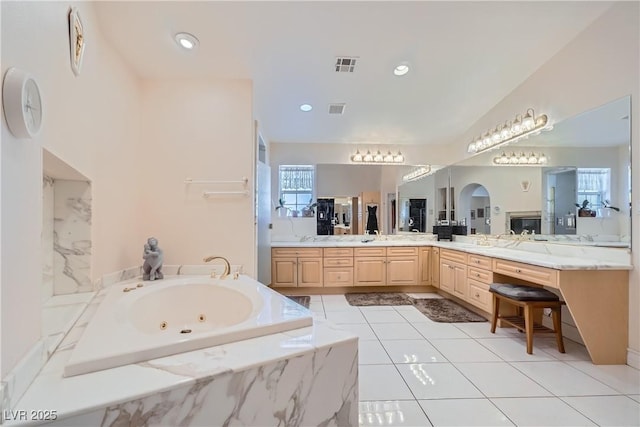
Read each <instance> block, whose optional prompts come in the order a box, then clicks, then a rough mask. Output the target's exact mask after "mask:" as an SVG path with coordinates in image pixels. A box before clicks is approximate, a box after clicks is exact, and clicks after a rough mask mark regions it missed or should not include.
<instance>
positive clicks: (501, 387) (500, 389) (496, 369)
mask: <svg viewBox="0 0 640 427" xmlns="http://www.w3.org/2000/svg"><path fill="white" fill-rule="evenodd" d="M454 366H455V367H456V368H458V369H459V370H460V371H461V372H462V374H463V375H464V376H465V377H467V379H468V380H469V381H471V382H472V383H473V384H474V385H475V386H476V387H477V388H478V389H480V391H481V392H482V393H483V394H484V395H485V396H487V397H531V396H537V397H544V396H551V393H549V392H548V391H547V390H545V389H544V388H542V387H541V386H540V385H539V384H538V383H536V382H535V381H533V380H531V379H530V378H528V377H527V376H526V375H524V374H523V373H522V372H520V371H518V370H517V369H516V368H514V367H513V366H511V365H509V364H508V363H505V362H495V363H455V364H454Z"/></svg>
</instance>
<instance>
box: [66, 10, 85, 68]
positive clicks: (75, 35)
mask: <svg viewBox="0 0 640 427" xmlns="http://www.w3.org/2000/svg"><path fill="white" fill-rule="evenodd" d="M84 45H85V40H84V27H83V25H82V20H81V19H80V14H79V13H78V9H77V8H75V7H74V8H72V9H71V11H69V48H70V53H71V70H72V71H73V74H75V75H76V76H77V75H78V74H80V67H82V55H83V54H84Z"/></svg>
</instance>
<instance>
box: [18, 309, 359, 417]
mask: <svg viewBox="0 0 640 427" xmlns="http://www.w3.org/2000/svg"><path fill="white" fill-rule="evenodd" d="M76 328H82V326H81V325H76V326H75V327H74V328H73V329H72V330H71V332H70V334H69V336H71V335H75V334H76V331H75V330H76ZM65 341H66V339H65ZM72 348H73V346H72V345H67V343H66V342H63V345H62V346H61V347H60V348H59V349H58V350H57V351H56V353H55V354H54V355H53V357H52V358H51V359H50V361H49V363H48V364H47V365H46V366H45V367H44V368H43V369H42V371H41V373H40V375H39V376H38V377H37V378H36V380H35V381H34V382H33V384H32V385H31V387H30V388H29V390H28V391H27V393H25V395H24V396H23V398H22V399H21V400H20V402H18V405H17V406H16V407H15V410H20V409H25V410H27V409H32V408H52V409H55V410H56V411H57V420H56V421H55V422H53V423H51V425H60V426H70V425H113V424H114V422H115V423H116V424H117V425H132V423H134V424H135V422H139V421H140V420H143V419H144V420H147V421H146V423H148V424H150V425H171V426H173V425H193V426H198V425H224V424H225V423H229V424H232V425H236V424H239V425H323V424H324V425H335V426H343V425H354V426H355V425H356V424H357V417H358V413H357V402H358V359H357V357H358V356H357V339H356V336H355V335H353V334H352V333H350V332H347V331H345V330H342V329H340V328H338V327H336V326H333V325H332V324H331V323H329V322H326V321H324V320H321V321H318V322H315V323H314V325H313V326H310V327H306V328H301V329H296V330H293V331H288V332H284V333H277V334H272V335H267V336H263V337H258V338H253V339H250V340H245V341H239V342H235V343H230V344H225V345H221V346H216V347H210V348H207V349H202V350H196V351H192V352H188V353H180V354H176V355H173V356H168V357H164V358H160V359H155V360H150V361H146V362H140V363H137V364H131V365H126V366H121V367H117V368H113V369H108V370H103V371H98V372H92V373H89V374H85V375H79V376H75V377H70V378H64V377H63V376H62V372H63V368H64V365H65V364H66V362H67V360H68V359H69V357H70V355H71V351H72ZM256 349H260V351H259V352H257V351H256ZM123 384H126V387H123ZM97 386H99V388H100V393H96V392H95V390H96V387H97ZM293 402H297V403H296V404H293ZM116 420H117V422H116ZM118 423H120V424H118ZM5 424H6V425H31V424H36V423H34V422H19V421H13V420H11V421H10V420H6V421H5Z"/></svg>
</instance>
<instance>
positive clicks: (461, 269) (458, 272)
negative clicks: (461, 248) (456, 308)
mask: <svg viewBox="0 0 640 427" xmlns="http://www.w3.org/2000/svg"><path fill="white" fill-rule="evenodd" d="M440 289H442V290H443V291H446V292H449V293H450V294H452V295H455V296H457V297H458V298H460V299H463V300H466V297H467V254H466V253H464V252H458V251H452V250H449V249H441V250H440Z"/></svg>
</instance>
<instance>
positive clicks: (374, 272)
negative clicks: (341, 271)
mask: <svg viewBox="0 0 640 427" xmlns="http://www.w3.org/2000/svg"><path fill="white" fill-rule="evenodd" d="M386 260H387V259H386V257H355V258H354V259H353V262H354V265H355V266H354V285H356V286H384V285H385V280H386V276H387V268H386V267H387V264H386V263H385V261H386Z"/></svg>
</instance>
